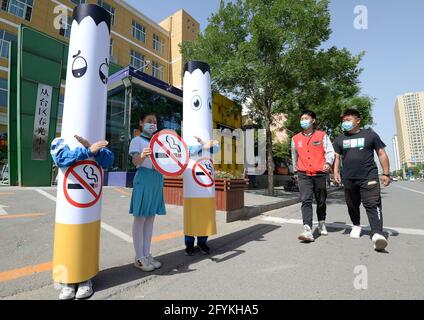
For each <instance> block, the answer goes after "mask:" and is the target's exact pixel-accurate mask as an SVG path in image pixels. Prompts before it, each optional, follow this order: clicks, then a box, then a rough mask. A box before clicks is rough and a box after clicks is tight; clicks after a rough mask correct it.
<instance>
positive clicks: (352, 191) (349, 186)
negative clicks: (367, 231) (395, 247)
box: [343, 178, 383, 237]
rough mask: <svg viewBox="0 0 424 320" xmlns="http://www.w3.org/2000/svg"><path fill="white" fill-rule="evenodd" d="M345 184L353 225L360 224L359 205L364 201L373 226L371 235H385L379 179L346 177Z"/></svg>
mask: <svg viewBox="0 0 424 320" xmlns="http://www.w3.org/2000/svg"><path fill="white" fill-rule="evenodd" d="M343 184H344V193H345V199H346V204H347V208H348V210H349V216H350V220H352V223H353V225H360V220H361V216H360V210H359V206H360V205H361V202H362V204H363V206H364V208H365V210H366V212H367V216H368V221H369V223H370V226H371V237H372V236H373V235H374V234H375V233H378V234H381V235H383V213H382V210H381V209H382V207H381V193H380V181H379V179H378V178H375V179H366V180H351V179H344V180H343Z"/></svg>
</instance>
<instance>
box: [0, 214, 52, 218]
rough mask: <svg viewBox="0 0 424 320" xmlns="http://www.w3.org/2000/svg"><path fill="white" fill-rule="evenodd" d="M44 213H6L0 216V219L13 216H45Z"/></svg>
mask: <svg viewBox="0 0 424 320" xmlns="http://www.w3.org/2000/svg"><path fill="white" fill-rule="evenodd" d="M45 215H46V214H45V213H25V214H8V215H3V216H0V219H14V218H27V217H39V216H45Z"/></svg>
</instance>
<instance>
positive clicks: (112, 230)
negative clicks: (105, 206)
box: [101, 222, 133, 243]
mask: <svg viewBox="0 0 424 320" xmlns="http://www.w3.org/2000/svg"><path fill="white" fill-rule="evenodd" d="M101 226H102V229H104V230H106V231H109V232H110V233H112V234H113V235H115V236H117V237H118V238H121V239H122V240H124V241H126V242H128V243H132V242H133V241H132V237H130V236H129V235H127V234H126V233H124V232H122V231H120V230H118V229H116V228H114V227H112V226H110V225H108V224H106V223H104V222H102V224H101Z"/></svg>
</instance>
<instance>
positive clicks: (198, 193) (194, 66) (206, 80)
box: [183, 61, 216, 236]
mask: <svg viewBox="0 0 424 320" xmlns="http://www.w3.org/2000/svg"><path fill="white" fill-rule="evenodd" d="M183 121H184V123H183V139H184V141H185V142H186V143H187V145H189V146H196V145H199V142H198V141H197V140H196V138H195V137H194V136H196V137H199V138H201V139H202V140H203V141H209V140H212V95H211V74H210V67H209V65H208V64H206V63H204V62H200V61H189V62H187V63H186V65H185V67H184V85H183ZM201 159H204V160H201ZM196 163H197V164H196ZM200 166H202V168H201V167H200ZM202 170H203V171H204V172H205V173H204V174H203V173H202ZM196 172H199V173H200V174H203V177H205V178H206V180H208V179H209V181H207V182H206V183H205V182H203V183H202V182H200V183H199V180H200V179H199V178H197V176H196ZM206 172H208V173H209V175H210V177H211V178H213V179H210V178H209V177H208V176H207V173H206ZM183 179H184V184H183V185H184V187H183V188H184V233H185V235H188V236H210V235H213V234H216V219H215V213H216V208H215V182H214V170H213V158H212V155H211V153H210V152H208V151H206V152H205V151H203V153H202V154H201V155H193V154H191V155H190V160H189V163H188V166H187V168H186V170H185V171H184V174H183Z"/></svg>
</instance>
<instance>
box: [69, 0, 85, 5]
mask: <svg viewBox="0 0 424 320" xmlns="http://www.w3.org/2000/svg"><path fill="white" fill-rule="evenodd" d="M71 2H73V3H75V4H76V5H78V4H81V3H85V0H71Z"/></svg>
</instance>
